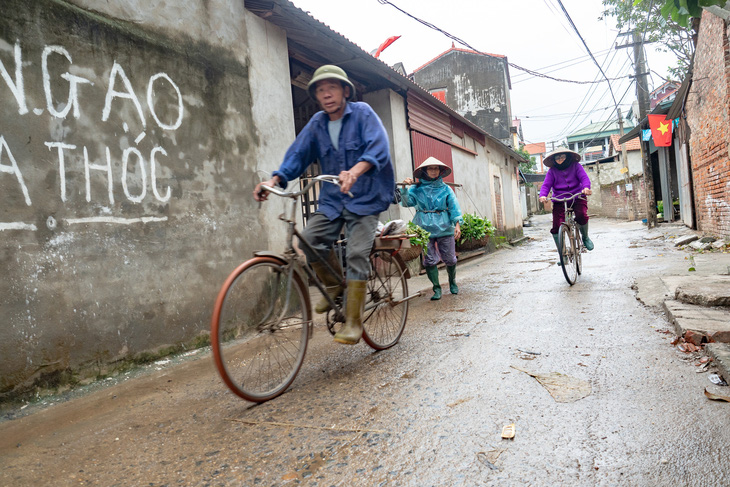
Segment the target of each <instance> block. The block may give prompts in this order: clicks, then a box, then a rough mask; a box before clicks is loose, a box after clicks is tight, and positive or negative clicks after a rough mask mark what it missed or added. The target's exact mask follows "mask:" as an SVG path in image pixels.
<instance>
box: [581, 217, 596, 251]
mask: <svg viewBox="0 0 730 487" xmlns="http://www.w3.org/2000/svg"><path fill="white" fill-rule="evenodd" d="M578 229H579V230H580V234H581V236H582V237H583V246H584V247H585V248H586V250H593V241H592V240H591V239H590V238H588V224H587V223H586V224H585V225H579V226H578Z"/></svg>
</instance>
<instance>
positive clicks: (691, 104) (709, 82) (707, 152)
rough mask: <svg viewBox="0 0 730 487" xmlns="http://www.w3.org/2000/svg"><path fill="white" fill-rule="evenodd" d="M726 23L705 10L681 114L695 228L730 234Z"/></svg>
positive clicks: (729, 92)
mask: <svg viewBox="0 0 730 487" xmlns="http://www.w3.org/2000/svg"><path fill="white" fill-rule="evenodd" d="M729 31H730V29H729V27H728V23H727V22H726V21H724V20H723V19H721V18H720V17H717V16H715V15H713V14H711V13H710V12H708V11H706V10H705V11H704V12H703V14H702V21H701V24H700V31H699V36H698V40H697V50H696V51H695V58H694V71H693V75H692V89H690V90H689V93H688V95H687V103H686V108H685V110H686V113H687V123H688V124H689V126H690V131H691V138H690V144H689V146H690V158H691V160H692V177H693V184H694V195H695V210H696V216H697V228H698V229H699V230H701V231H702V232H706V233H713V234H716V235H722V236H730V151H729V150H728V149H730V132H728V126H730V86H729V85H728V77H730V46H728V35H729V33H730V32H729Z"/></svg>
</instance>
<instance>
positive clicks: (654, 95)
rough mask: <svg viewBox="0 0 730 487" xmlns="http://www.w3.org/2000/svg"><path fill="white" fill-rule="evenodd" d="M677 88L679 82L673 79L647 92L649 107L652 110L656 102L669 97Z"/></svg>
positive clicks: (658, 102)
mask: <svg viewBox="0 0 730 487" xmlns="http://www.w3.org/2000/svg"><path fill="white" fill-rule="evenodd" d="M678 89H679V83H677V82H675V81H667V82H665V83H664V84H662V85H661V86H660V87H659V88H657V89H655V90H654V91H652V92H651V93H649V107H650V109H651V110H654V109H655V108H656V106H657V105H658V104H660V103H661V102H663V101H664V100H667V99H669V97H670V96H672V95H674V94H675V93H676V92H677V90H678Z"/></svg>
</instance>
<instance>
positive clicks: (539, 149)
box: [525, 142, 546, 155]
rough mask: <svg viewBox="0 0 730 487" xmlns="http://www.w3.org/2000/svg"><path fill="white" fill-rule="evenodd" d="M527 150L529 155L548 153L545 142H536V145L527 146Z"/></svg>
mask: <svg viewBox="0 0 730 487" xmlns="http://www.w3.org/2000/svg"><path fill="white" fill-rule="evenodd" d="M525 150H526V151H527V153H528V154H530V155H533V154H544V153H545V152H546V149H545V142H536V143H534V144H527V145H525Z"/></svg>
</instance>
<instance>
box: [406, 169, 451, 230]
mask: <svg viewBox="0 0 730 487" xmlns="http://www.w3.org/2000/svg"><path fill="white" fill-rule="evenodd" d="M400 194H401V202H400V204H401V205H403V206H406V207H407V206H414V207H415V208H416V216H415V217H414V218H413V223H415V224H416V225H418V226H419V227H421V228H423V229H424V230H426V231H427V232H431V238H439V237H448V236H449V235H453V234H454V227H455V226H456V223H457V222H458V223H461V222H462V221H463V219H462V217H461V207H460V206H459V202H458V201H457V200H456V195H455V194H454V191H453V190H452V189H451V188H449V187H448V186H447V185H446V183H444V181H443V179H442V178H438V179H435V180H433V181H426V180H421V183H420V184H416V185H413V186H409V187H407V188H401V189H400Z"/></svg>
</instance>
